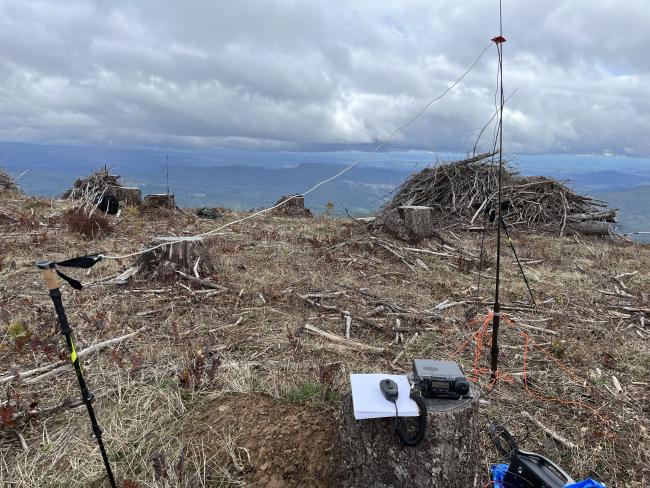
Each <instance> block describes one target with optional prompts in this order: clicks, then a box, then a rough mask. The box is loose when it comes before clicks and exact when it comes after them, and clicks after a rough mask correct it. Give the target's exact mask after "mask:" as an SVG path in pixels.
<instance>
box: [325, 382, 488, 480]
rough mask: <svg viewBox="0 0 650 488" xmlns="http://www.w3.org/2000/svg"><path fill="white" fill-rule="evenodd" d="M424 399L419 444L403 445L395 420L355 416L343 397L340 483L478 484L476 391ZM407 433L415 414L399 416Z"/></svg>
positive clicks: (338, 458) (338, 464) (348, 399)
mask: <svg viewBox="0 0 650 488" xmlns="http://www.w3.org/2000/svg"><path fill="white" fill-rule="evenodd" d="M472 393H473V395H474V397H473V398H463V399H460V400H445V399H429V398H427V399H426V404H427V430H426V434H425V437H424V439H423V440H422V442H420V443H419V444H418V445H417V446H415V447H408V446H405V445H403V444H401V443H400V441H399V439H398V438H397V434H396V432H395V418H394V417H391V418H380V419H368V420H355V418H354V410H353V406H352V395H351V394H348V395H346V396H345V397H344V398H343V402H342V408H341V417H340V424H339V432H338V438H337V443H336V447H335V448H336V449H337V452H336V465H335V473H336V475H335V476H336V482H337V484H336V486H340V487H350V488H364V487H368V488H394V487H405V488H406V487H409V488H419V487H437V488H474V487H478V486H479V484H478V483H479V481H478V480H479V462H480V459H479V416H478V403H479V402H478V400H479V399H478V394H477V393H476V392H474V391H473V392H472ZM400 421H401V422H402V424H403V425H405V426H408V428H409V431H410V432H413V431H414V430H415V426H414V424H415V423H416V422H417V419H416V418H413V417H411V418H408V420H406V418H405V417H402V418H401V419H400Z"/></svg>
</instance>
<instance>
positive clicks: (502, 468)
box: [490, 464, 510, 488]
mask: <svg viewBox="0 0 650 488" xmlns="http://www.w3.org/2000/svg"><path fill="white" fill-rule="evenodd" d="M509 466H510V465H509V464H493V465H492V466H490V471H492V481H494V488H503V483H502V482H503V477H504V476H505V475H506V472H507V471H508V467H509Z"/></svg>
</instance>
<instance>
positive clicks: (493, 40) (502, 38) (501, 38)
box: [492, 36, 506, 44]
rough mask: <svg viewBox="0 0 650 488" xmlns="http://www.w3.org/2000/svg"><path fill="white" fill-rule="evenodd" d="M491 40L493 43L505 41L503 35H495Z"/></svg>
mask: <svg viewBox="0 0 650 488" xmlns="http://www.w3.org/2000/svg"><path fill="white" fill-rule="evenodd" d="M492 42H494V43H495V44H501V43H502V42H506V38H505V37H503V36H497V37H495V38H494V39H492Z"/></svg>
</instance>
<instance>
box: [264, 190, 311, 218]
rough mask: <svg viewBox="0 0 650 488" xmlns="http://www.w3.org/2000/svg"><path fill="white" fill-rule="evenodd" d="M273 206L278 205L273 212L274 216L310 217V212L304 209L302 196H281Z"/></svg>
mask: <svg viewBox="0 0 650 488" xmlns="http://www.w3.org/2000/svg"><path fill="white" fill-rule="evenodd" d="M280 204H282V205H280ZM275 205H280V206H279V207H278V208H276V209H275V210H274V211H273V212H274V213H275V214H276V215H283V216H285V217H311V212H310V211H309V209H308V208H305V197H303V196H302V195H288V196H284V195H283V196H282V198H280V200H278V201H277V202H276V203H275Z"/></svg>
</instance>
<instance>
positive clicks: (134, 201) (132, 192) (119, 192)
mask: <svg viewBox="0 0 650 488" xmlns="http://www.w3.org/2000/svg"><path fill="white" fill-rule="evenodd" d="M110 190H111V193H112V194H113V196H115V198H117V199H118V200H119V201H120V202H123V203H124V204H125V205H131V206H134V207H135V206H138V205H141V204H142V191H141V190H140V188H129V187H126V186H114V187H111V188H110Z"/></svg>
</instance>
